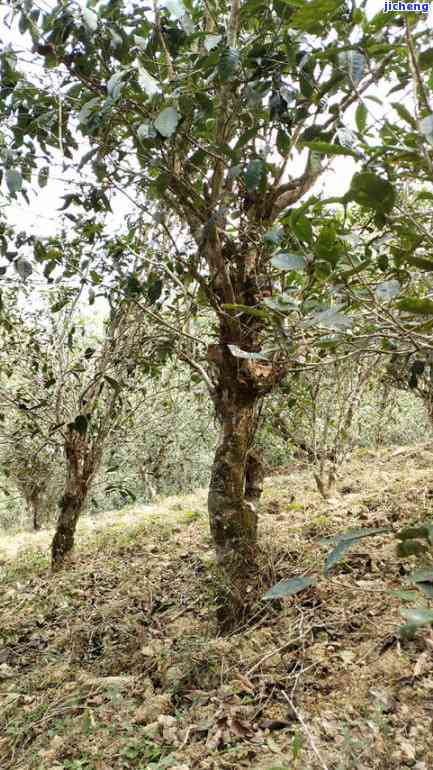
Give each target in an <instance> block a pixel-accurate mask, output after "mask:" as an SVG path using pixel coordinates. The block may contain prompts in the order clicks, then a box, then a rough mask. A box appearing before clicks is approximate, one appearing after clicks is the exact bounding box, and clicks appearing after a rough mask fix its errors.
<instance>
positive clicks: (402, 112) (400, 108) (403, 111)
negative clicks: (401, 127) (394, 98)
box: [392, 102, 418, 131]
mask: <svg viewBox="0 0 433 770" xmlns="http://www.w3.org/2000/svg"><path fill="white" fill-rule="evenodd" d="M392 106H393V107H394V109H395V111H396V112H397V114H398V115H399V117H400V118H401V119H402V120H404V121H405V123H409V125H410V127H411V128H413V129H414V130H415V131H417V130H418V126H417V123H416V120H415V118H414V117H413V115H411V114H410V112H409V110H408V109H407V108H406V107H405V106H404V104H399V102H392Z"/></svg>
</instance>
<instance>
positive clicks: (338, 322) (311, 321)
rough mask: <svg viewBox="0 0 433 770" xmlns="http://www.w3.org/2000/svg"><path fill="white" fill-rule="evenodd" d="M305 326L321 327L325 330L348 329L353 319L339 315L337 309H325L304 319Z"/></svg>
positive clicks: (342, 314)
mask: <svg viewBox="0 0 433 770" xmlns="http://www.w3.org/2000/svg"><path fill="white" fill-rule="evenodd" d="M304 324H305V326H322V327H325V329H350V327H351V326H352V324H353V319H352V318H351V317H350V316H347V315H344V313H340V312H339V310H338V308H337V307H336V308H332V307H331V308H327V309H326V310H320V311H319V312H318V313H314V314H313V315H312V316H310V317H309V318H307V319H306V321H305V322H304Z"/></svg>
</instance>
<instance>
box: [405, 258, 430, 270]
mask: <svg viewBox="0 0 433 770" xmlns="http://www.w3.org/2000/svg"><path fill="white" fill-rule="evenodd" d="M404 262H405V264H407V265H412V266H413V267H419V269H420V270H433V260H431V259H424V257H408V259H405V260H404Z"/></svg>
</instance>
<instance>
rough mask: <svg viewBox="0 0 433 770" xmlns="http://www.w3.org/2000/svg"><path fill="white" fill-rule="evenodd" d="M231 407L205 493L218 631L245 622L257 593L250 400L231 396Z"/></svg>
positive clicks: (253, 419)
mask: <svg viewBox="0 0 433 770" xmlns="http://www.w3.org/2000/svg"><path fill="white" fill-rule="evenodd" d="M231 406H232V409H231V410H229V411H228V412H227V413H226V415H225V417H224V419H223V421H222V427H221V437H220V441H219V444H218V447H217V449H216V452H215V458H214V462H213V467H212V474H211V481H210V486H209V495H208V510H209V519H210V528H211V532H212V537H213V541H214V545H215V551H216V557H217V562H218V565H219V567H220V569H221V575H220V585H219V588H218V590H217V592H216V601H217V621H218V626H219V629H220V631H221V632H223V633H226V632H229V631H231V630H233V629H234V628H235V627H236V626H237V625H238V624H242V622H244V620H245V619H246V618H247V617H248V615H249V614H250V611H251V605H252V604H253V603H254V602H255V600H256V598H257V591H256V590H255V589H256V583H257V512H256V509H255V506H254V504H253V502H252V500H251V497H250V499H247V495H246V480H247V465H248V456H249V451H250V445H251V441H252V439H253V436H254V430H255V426H256V419H255V404H254V402H251V403H247V404H242V403H239V402H236V401H234V403H232V404H231ZM256 491H257V490H256ZM249 492H250V494H251V488H250V490H249Z"/></svg>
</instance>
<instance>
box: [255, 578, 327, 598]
mask: <svg viewBox="0 0 433 770" xmlns="http://www.w3.org/2000/svg"><path fill="white" fill-rule="evenodd" d="M315 585H317V579H316V578H310V577H296V578H291V579H290V580H280V582H279V583H276V584H275V585H274V586H272V588H270V589H269V591H268V592H267V593H265V595H264V596H263V597H262V599H282V598H283V597H287V596H295V594H298V593H299V592H300V591H303V590H304V589H305V588H310V587H311V586H315Z"/></svg>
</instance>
